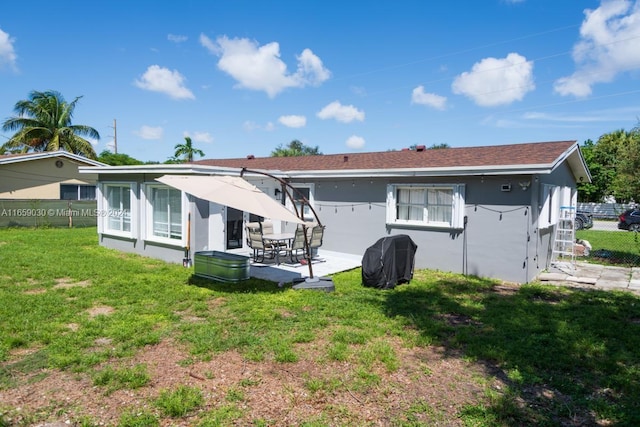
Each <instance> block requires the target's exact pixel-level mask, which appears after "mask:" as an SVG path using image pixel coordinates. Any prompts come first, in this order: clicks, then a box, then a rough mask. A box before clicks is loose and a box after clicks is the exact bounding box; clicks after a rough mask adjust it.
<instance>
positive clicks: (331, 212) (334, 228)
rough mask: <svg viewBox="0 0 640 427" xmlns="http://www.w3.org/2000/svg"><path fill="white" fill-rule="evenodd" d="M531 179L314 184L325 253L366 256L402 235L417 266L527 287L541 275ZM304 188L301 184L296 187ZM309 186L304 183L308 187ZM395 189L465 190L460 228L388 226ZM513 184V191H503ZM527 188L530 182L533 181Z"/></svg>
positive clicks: (433, 179) (462, 179) (402, 180)
mask: <svg viewBox="0 0 640 427" xmlns="http://www.w3.org/2000/svg"><path fill="white" fill-rule="evenodd" d="M525 181H532V178H531V177H530V176H490V177H483V178H480V177H465V178H457V179H454V178H429V179H426V178H411V179H407V178H397V179H360V180H344V181H336V180H323V181H315V182H314V184H315V194H314V196H315V206H316V211H317V212H318V215H319V217H320V220H321V222H322V223H323V224H324V225H325V226H326V232H325V239H324V243H323V248H324V249H327V250H332V251H338V252H346V253H351V254H358V255H362V254H364V252H365V250H366V249H367V248H368V247H369V246H371V245H372V244H373V243H375V242H376V241H377V240H378V239H379V238H382V237H384V236H388V235H396V234H407V235H409V236H410V237H411V238H412V240H413V241H414V242H415V243H416V244H417V245H418V250H417V252H416V259H415V262H416V268H430V269H437V270H443V271H451V272H455V273H464V274H471V275H477V276H481V277H491V278H500V279H503V280H507V281H513V282H518V283H526V282H529V281H531V280H532V279H533V278H535V276H536V275H537V274H538V273H539V272H540V266H539V265H538V263H537V260H536V245H537V242H536V241H535V239H534V237H532V236H533V233H534V228H535V227H534V224H533V222H534V220H535V217H534V215H532V199H533V198H534V196H536V197H537V195H536V193H535V192H534V191H532V187H533V185H530V186H529V187H528V188H527V189H526V190H522V188H521V187H520V185H519V183H520V182H525ZM301 182H302V181H301ZM305 182H306V183H309V181H305ZM398 183H447V184H465V202H466V203H465V205H466V206H465V215H466V216H467V218H468V221H467V225H466V228H465V229H460V230H453V229H438V228H423V227H400V226H395V225H391V226H389V225H387V224H386V188H387V185H388V184H398ZM504 184H511V191H502V188H503V185H504ZM532 184H534V183H533V182H532Z"/></svg>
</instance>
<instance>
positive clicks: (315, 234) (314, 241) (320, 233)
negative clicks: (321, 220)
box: [309, 225, 324, 258]
mask: <svg viewBox="0 0 640 427" xmlns="http://www.w3.org/2000/svg"><path fill="white" fill-rule="evenodd" d="M323 238H324V225H315V226H314V227H313V228H311V239H309V252H310V253H309V258H314V256H315V255H317V254H318V253H317V252H318V251H317V249H318V248H319V247H320V246H322V239H323ZM314 250H315V251H314ZM314 252H315V253H314Z"/></svg>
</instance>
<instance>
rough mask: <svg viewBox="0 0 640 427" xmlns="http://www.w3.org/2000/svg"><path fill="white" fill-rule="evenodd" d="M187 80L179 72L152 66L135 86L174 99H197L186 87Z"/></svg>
mask: <svg viewBox="0 0 640 427" xmlns="http://www.w3.org/2000/svg"><path fill="white" fill-rule="evenodd" d="M184 82H185V78H184V76H183V75H182V74H180V73H179V72H178V71H177V70H173V71H171V70H169V69H168V68H163V67H160V66H159V65H151V66H150V67H149V68H147V71H146V72H145V73H144V74H143V75H142V77H141V78H140V79H139V80H136V81H135V85H136V86H137V87H139V88H140V89H145V90H150V91H152V92H160V93H164V94H165V95H168V96H170V97H171V98H173V99H195V96H194V95H193V93H192V92H191V91H190V90H189V89H187V87H186V86H185V85H184Z"/></svg>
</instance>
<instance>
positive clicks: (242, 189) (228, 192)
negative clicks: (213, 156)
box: [156, 175, 304, 224]
mask: <svg viewBox="0 0 640 427" xmlns="http://www.w3.org/2000/svg"><path fill="white" fill-rule="evenodd" d="M156 181H159V182H161V183H163V184H166V185H168V186H170V187H173V188H177V189H178V190H182V191H184V192H186V193H189V194H191V195H193V196H195V197H197V198H199V199H203V200H208V201H210V202H214V203H218V204H220V205H225V206H230V207H232V208H235V209H238V210H241V211H245V212H250V213H252V214H255V215H259V216H262V217H265V218H271V219H277V220H281V221H288V222H293V223H295V224H303V223H304V220H302V219H300V218H298V217H297V216H296V214H295V213H293V212H291V211H290V210H289V209H287V208H286V207H284V206H283V205H282V204H281V203H279V202H278V201H276V200H274V199H272V198H271V197H269V196H268V195H267V194H265V193H263V192H262V191H260V189H258V187H256V186H255V185H253V184H250V183H249V182H247V181H246V180H244V179H243V178H240V177H233V176H227V175H224V176H205V175H163V176H161V177H160V178H156Z"/></svg>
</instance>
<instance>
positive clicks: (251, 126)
mask: <svg viewBox="0 0 640 427" xmlns="http://www.w3.org/2000/svg"><path fill="white" fill-rule="evenodd" d="M242 127H243V128H244V130H245V131H247V132H253V131H254V130H263V131H265V132H271V131H274V130H275V129H276V125H274V124H273V123H272V122H267V124H266V125H264V126H262V125H260V124H258V123H256V122H252V121H251V120H247V121H245V122H244V123H243V124H242Z"/></svg>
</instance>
